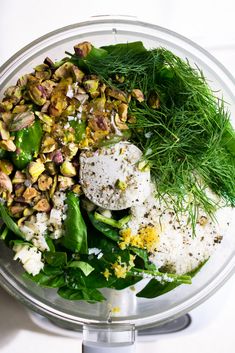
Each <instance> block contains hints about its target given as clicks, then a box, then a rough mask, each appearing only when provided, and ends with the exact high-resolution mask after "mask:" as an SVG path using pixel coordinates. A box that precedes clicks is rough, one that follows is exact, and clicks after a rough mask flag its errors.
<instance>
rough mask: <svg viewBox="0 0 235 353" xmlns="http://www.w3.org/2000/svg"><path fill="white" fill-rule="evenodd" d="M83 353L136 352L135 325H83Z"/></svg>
mask: <svg viewBox="0 0 235 353" xmlns="http://www.w3.org/2000/svg"><path fill="white" fill-rule="evenodd" d="M82 352H83V353H134V352H135V326H134V325H129V324H123V325H121V324H111V323H110V324H97V325H84V326H83V343H82Z"/></svg>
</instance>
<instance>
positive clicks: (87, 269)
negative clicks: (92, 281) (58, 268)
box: [68, 261, 94, 276]
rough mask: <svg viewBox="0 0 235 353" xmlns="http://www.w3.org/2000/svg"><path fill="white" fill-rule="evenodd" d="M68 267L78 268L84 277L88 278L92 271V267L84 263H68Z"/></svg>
mask: <svg viewBox="0 0 235 353" xmlns="http://www.w3.org/2000/svg"><path fill="white" fill-rule="evenodd" d="M68 267H72V268H79V269H80V270H81V271H82V272H83V273H84V275H85V276H88V275H89V274H90V273H91V272H92V271H94V267H92V266H91V265H89V264H88V263H87V262H85V261H72V262H70V264H69V265H68Z"/></svg>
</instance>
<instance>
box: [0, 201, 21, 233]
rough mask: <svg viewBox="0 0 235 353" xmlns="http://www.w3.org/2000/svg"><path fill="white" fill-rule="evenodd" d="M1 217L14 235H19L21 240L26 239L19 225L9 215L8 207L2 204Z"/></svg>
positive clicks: (0, 207) (0, 204)
mask: <svg viewBox="0 0 235 353" xmlns="http://www.w3.org/2000/svg"><path fill="white" fill-rule="evenodd" d="M0 215H1V218H2V220H3V222H4V223H5V224H6V226H7V228H8V229H10V230H11V231H12V232H13V233H14V234H16V235H18V236H19V237H20V238H23V239H25V235H24V233H23V232H21V230H20V228H19V227H18V225H17V224H16V223H15V222H14V221H13V219H12V218H11V216H10V215H9V213H8V211H7V209H6V207H5V206H4V205H3V204H2V203H0Z"/></svg>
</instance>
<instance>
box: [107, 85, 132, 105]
mask: <svg viewBox="0 0 235 353" xmlns="http://www.w3.org/2000/svg"><path fill="white" fill-rule="evenodd" d="M106 94H107V96H110V97H113V98H116V99H118V100H120V101H122V102H124V103H126V102H127V95H126V93H125V92H123V91H121V90H119V89H117V88H107V89H106Z"/></svg>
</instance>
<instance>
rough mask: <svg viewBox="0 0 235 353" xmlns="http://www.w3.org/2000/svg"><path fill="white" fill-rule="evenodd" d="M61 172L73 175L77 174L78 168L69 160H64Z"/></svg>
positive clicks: (68, 175) (65, 174) (69, 175)
mask: <svg viewBox="0 0 235 353" xmlns="http://www.w3.org/2000/svg"><path fill="white" fill-rule="evenodd" d="M60 172H61V174H63V175H64V176H67V177H73V176H75V175H76V173H77V172H76V168H75V167H74V166H73V164H72V163H71V162H69V161H64V162H63V163H62V165H61V167H60Z"/></svg>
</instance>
